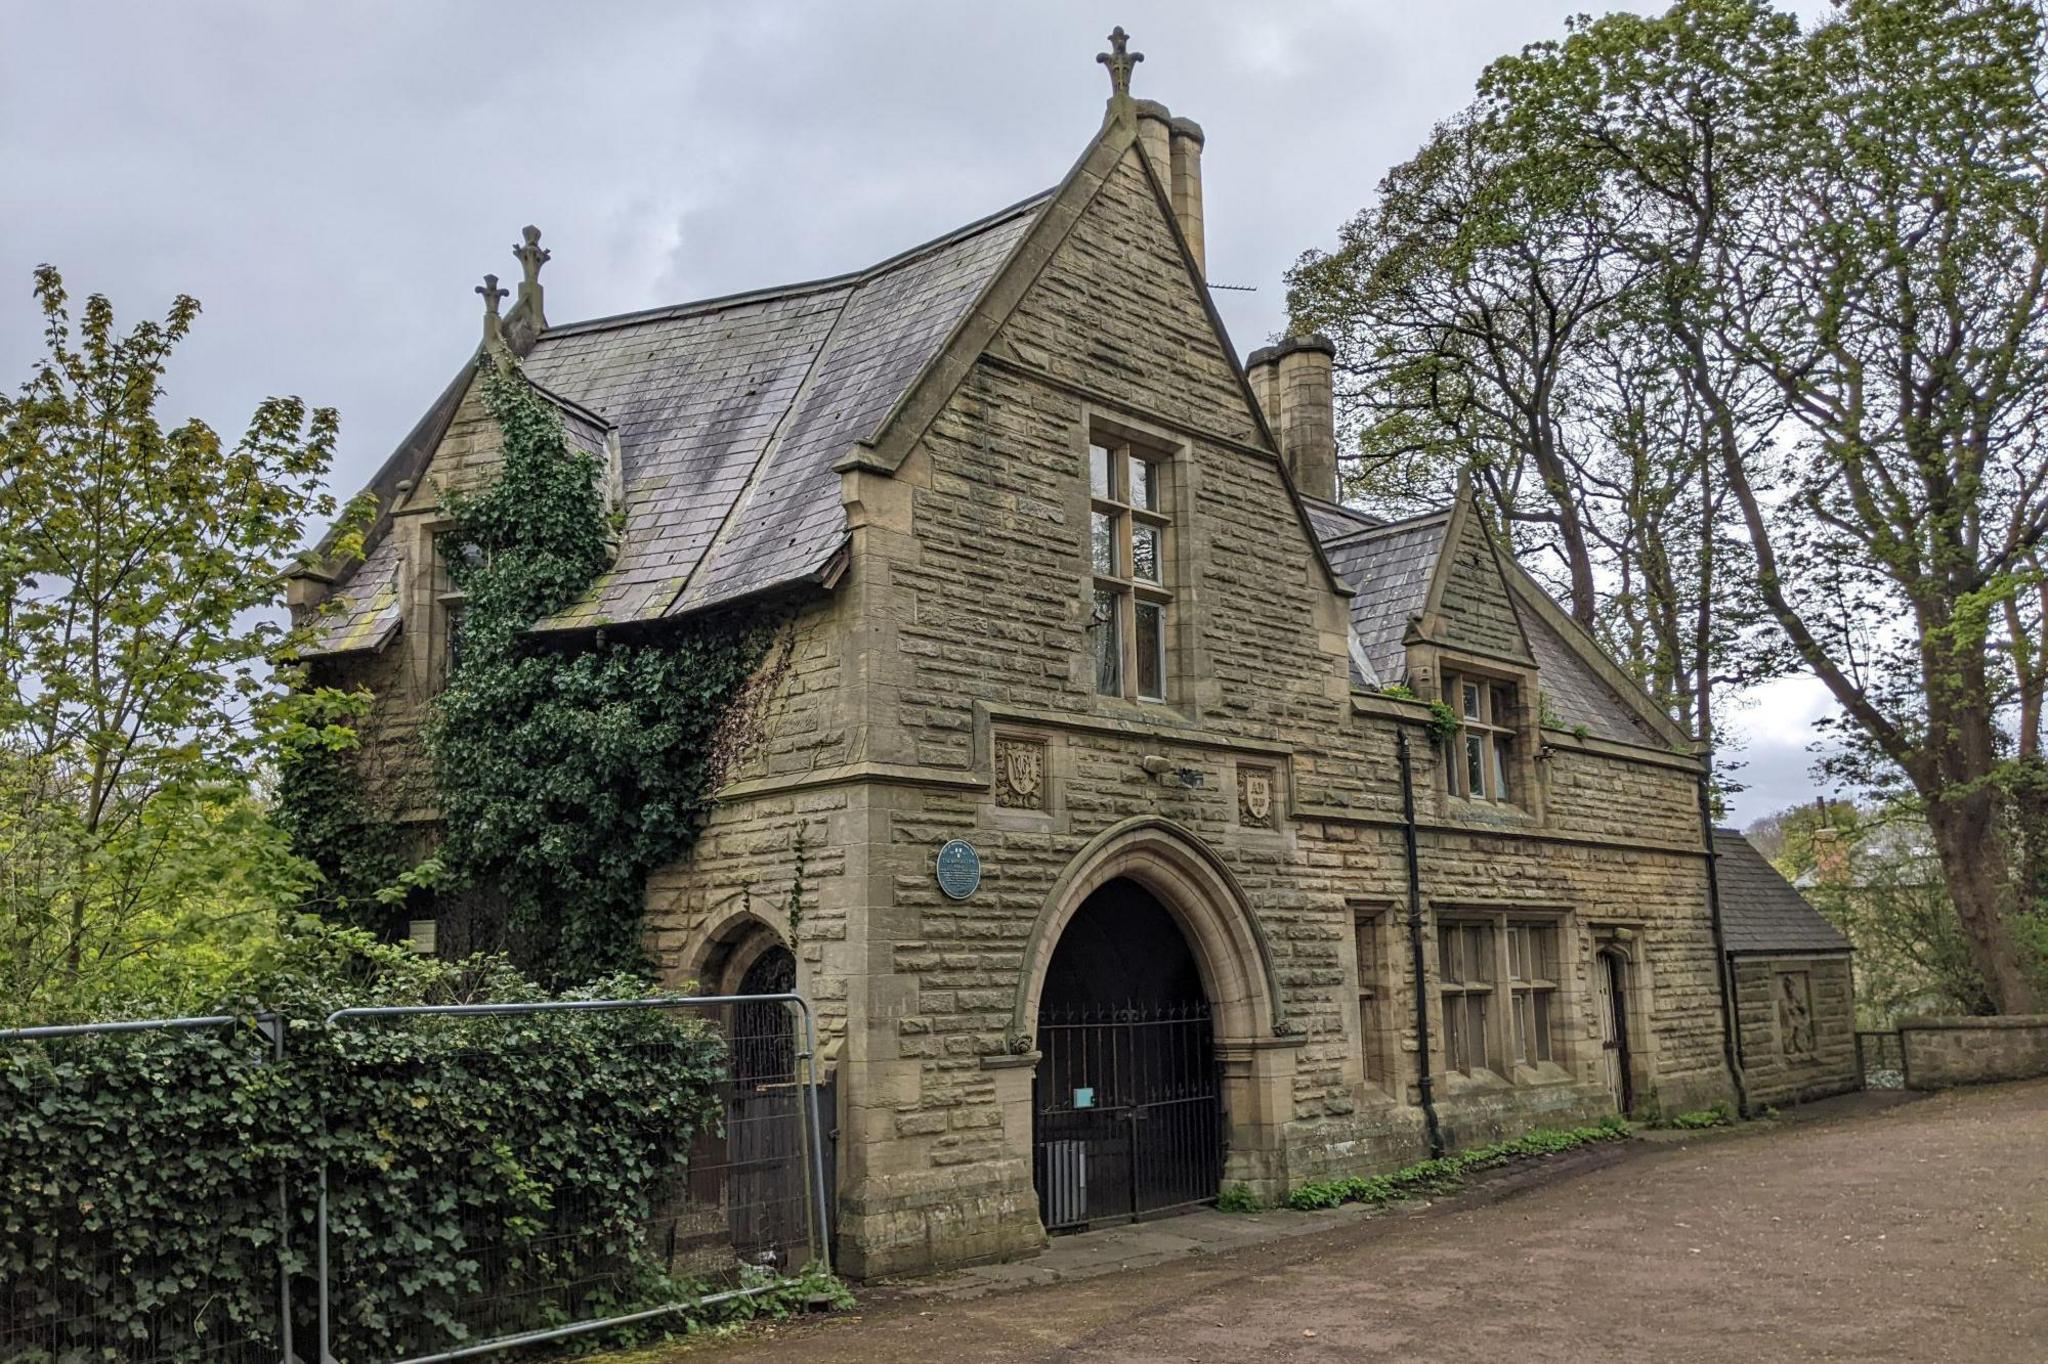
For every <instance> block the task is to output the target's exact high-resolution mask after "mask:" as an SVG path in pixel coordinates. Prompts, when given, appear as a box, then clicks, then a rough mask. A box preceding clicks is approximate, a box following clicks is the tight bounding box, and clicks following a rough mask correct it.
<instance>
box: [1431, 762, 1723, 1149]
mask: <svg viewBox="0 0 2048 1364" xmlns="http://www.w3.org/2000/svg"><path fill="white" fill-rule="evenodd" d="M1395 739H1396V741H1397V742H1398V744H1399V745H1400V752H1401V844H1402V847H1403V849H1404V850H1405V851H1406V853H1407V855H1408V952H1409V956H1410V958H1411V961H1412V966H1413V969H1414V976H1415V1077H1416V1078H1415V1091H1416V1094H1417V1095H1418V1096H1419V1097H1420V1099H1421V1100H1422V1120H1423V1122H1424V1123H1426V1124H1428V1127H1429V1157H1430V1159H1431V1160H1439V1159H1441V1158H1442V1157H1443V1154H1444V1129H1443V1124H1442V1123H1441V1122H1439V1121H1438V1120H1437V1116H1436V1081H1435V1078H1434V1077H1433V1076H1431V1074H1430V1072H1429V989H1428V985H1429V982H1428V972H1427V969H1426V968H1425V966H1424V964H1423V954H1422V859H1421V854H1420V852H1419V851H1418V850H1417V848H1416V838H1415V771H1414V764H1413V762H1412V760H1411V759H1410V757H1409V753H1408V731H1407V729H1405V728H1403V729H1401V730H1400V731H1399V732H1398V733H1397V734H1396V735H1395ZM1717 941H1718V939H1717ZM1717 950H1718V948H1717Z"/></svg>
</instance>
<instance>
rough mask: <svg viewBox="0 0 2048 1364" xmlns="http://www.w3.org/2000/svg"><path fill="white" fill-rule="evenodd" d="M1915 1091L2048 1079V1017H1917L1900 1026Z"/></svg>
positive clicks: (1908, 1077)
mask: <svg viewBox="0 0 2048 1364" xmlns="http://www.w3.org/2000/svg"><path fill="white" fill-rule="evenodd" d="M1899 1042H1900V1045H1901V1047H1902V1048H1903V1049H1904V1052H1905V1057H1906V1085H1907V1087H1908V1088H1911V1089H1950V1088H1953V1087H1954V1086H1956V1085H1974V1084H1984V1083H1988V1082H1990V1081H1995V1080H2029V1079H2035V1078H2038V1077H2040V1076H2043V1075H2048V1015H2044V1014H2014V1015H2011V1016H2009V1017H2004V1018H1919V1019H1913V1020H1910V1021H1908V1022H1905V1023H1901V1024H1900V1025H1899Z"/></svg>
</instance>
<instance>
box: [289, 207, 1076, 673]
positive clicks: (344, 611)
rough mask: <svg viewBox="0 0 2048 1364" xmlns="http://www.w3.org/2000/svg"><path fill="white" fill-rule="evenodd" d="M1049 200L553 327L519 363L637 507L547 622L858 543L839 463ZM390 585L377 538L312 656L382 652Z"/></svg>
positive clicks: (644, 613) (697, 596) (813, 558)
mask: <svg viewBox="0 0 2048 1364" xmlns="http://www.w3.org/2000/svg"><path fill="white" fill-rule="evenodd" d="M1047 198H1048V196H1047V195H1038V196H1036V197H1034V198H1032V199H1029V200H1026V201H1025V202H1023V203H1021V204H1017V205H1015V206H1013V207H1011V208H1008V209H1005V210H1003V211H1002V212H1000V213H997V214H995V215H993V216H992V217H989V218H984V219H982V220H981V221H979V222H975V223H971V224H969V225H968V226H966V227H963V228H960V229H959V230H957V231H955V232H952V233H949V234H948V235H946V236H944V237H942V238H939V239H938V240H937V241H933V242H929V243H927V244H925V245H923V246H920V247H917V248H914V249H913V250H910V251H906V252H904V253H903V254H901V255H899V256H895V257H893V258H891V259H889V260H887V261H884V262H882V263H881V264H879V265H876V266H874V267H872V268H870V269H868V270H864V271H861V272H859V273H856V274H852V275H845V276H840V277H838V278H834V279H828V280H820V281H815V282H813V283H809V284H799V285H792V286H789V287H787V288H782V289H774V290H764V291H761V292H758V293H752V294H744V295H737V296H734V297H730V298H720V299H711V300H708V301H705V302H701V303H692V304H681V305H677V306H674V307H667V308H658V309H654V310H651V311H648V312H641V313H632V314H627V315H624V316H619V317H609V318H599V319H595V320H593V321H589V322H579V323H571V324H568V325H565V326H554V327H549V328H548V329H547V330H546V331H544V332H542V333H541V335H540V337H539V339H538V340H537V341H536V342H535V343H534V346H533V348H532V350H531V351H530V352H529V353H528V354H527V355H526V356H525V358H524V360H523V361H522V367H523V369H524V371H525V373H526V375H527V377H528V378H529V379H531V380H532V381H533V382H534V383H535V384H536V385H538V386H540V387H541V389H542V390H543V391H544V393H545V394H546V396H548V397H549V398H551V399H553V400H554V401H555V402H556V405H557V406H558V407H560V408H561V409H562V411H563V413H564V426H565V429H566V430H567V433H568V436H569V439H570V443H571V444H572V445H574V446H576V447H578V448H581V449H584V450H587V451H590V452H591V453H593V454H598V455H600V457H601V456H602V452H603V450H604V448H605V442H606V440H607V439H608V438H610V437H613V436H615V437H616V439H617V441H618V446H619V464H620V471H621V481H622V484H623V489H624V513H625V525H624V528H623V533H622V534H621V536H620V549H619V556H618V560H617V561H616V562H615V563H614V564H613V565H612V566H611V567H610V569H608V570H607V571H606V572H605V574H604V575H603V576H602V577H600V578H599V579H598V581H597V582H596V583H595V584H593V585H592V587H591V589H590V591H589V593H588V594H586V596H585V597H584V599H583V600H582V601H580V602H578V603H577V604H576V605H574V606H572V607H571V608H569V609H568V610H567V611H564V612H562V613H560V614H559V615H557V616H555V617H554V618H552V619H550V620H549V621H548V622H546V628H552V629H564V628H587V627H591V626H599V625H605V624H612V623H620V622H627V621H647V620H655V619H659V618H662V617H666V616H677V615H682V614H685V613H688V612H691V611H697V610H701V609H704V608H706V607H711V606H717V605H720V604H722V603H726V602H731V601H736V600H738V599H740V598H742V597H747V596H751V595H754V594H756V593H759V592H763V591H768V590H771V589H774V588H778V587H784V586H789V585H793V584H796V583H799V582H802V581H805V580H808V579H812V578H815V577H817V576H818V575H820V574H821V573H822V572H823V571H824V570H825V568H826V567H827V565H828V564H829V563H830V561H831V560H832V559H833V558H834V557H835V556H836V555H837V554H838V553H839V551H840V549H841V548H842V546H843V545H844V543H845V539H846V518H845V512H844V510H843V509H842V507H841V506H840V501H839V487H840V476H839V475H838V474H837V473H836V472H834V471H833V468H832V466H833V464H834V463H835V462H836V461H838V460H839V459H840V457H841V456H843V455H845V454H846V453H847V452H848V451H849V450H850V449H851V448H852V447H853V446H854V445H855V444H856V443H858V442H860V441H862V440H864V439H866V438H868V437H870V436H871V435H873V434H874V432H875V430H876V428H877V427H878V426H879V425H880V424H881V422H882V420H883V418H884V417H886V416H887V415H888V413H889V412H890V411H891V409H892V408H893V407H894V406H895V404H896V402H897V400H898V399H899V398H900V397H901V396H902V394H903V393H904V391H905V390H906V389H907V388H908V387H909V386H910V385H911V384H912V383H913V382H914V381H915V380H916V379H917V378H918V376H919V375H920V374H921V373H922V372H923V371H924V369H925V367H926V366H927V365H929V364H930V363H931V361H932V360H933V358H934V357H935V356H936V355H937V354H938V353H939V352H940V350H941V349H942V348H943V347H944V346H945V343H946V341H947V338H948V337H950V336H951V335H952V333H953V331H954V329H955V328H956V327H957V326H958V325H959V323H960V321H961V319H962V317H963V316H964V315H965V314H966V313H967V312H968V310H969V309H970V308H972V307H973V305H974V303H975V300H976V299H977V298H978V297H980V295H981V293H982V291H983V289H984V288H986V287H987V285H988V283H989V281H990V280H991V279H992V278H994V277H995V275H996V273H997V272H998V270H1000V269H1001V267H1002V264H1003V262H1004V260H1005V259H1006V258H1007V257H1008V255H1009V253H1010V251H1011V250H1012V248H1014V247H1015V245H1016V244H1017V242H1018V240H1019V239H1020V238H1021V237H1022V236H1023V235H1024V233H1025V231H1026V230H1027V229H1028V228H1029V227H1030V225H1031V223H1032V222H1033V221H1034V220H1035V219H1036V217H1037V215H1038V213H1039V211H1040V210H1041V209H1042V208H1043V207H1044V206H1045V203H1046V201H1047ZM458 396H459V395H458ZM444 425H445V423H444ZM401 453H405V452H404V451H401ZM418 453H419V452H417V451H414V452H413V457H414V458H415V459H416V460H417V459H418ZM395 458H396V457H394V459H395ZM397 581H398V555H397V550H396V547H395V546H394V544H393V543H392V541H391V539H390V537H389V536H384V537H381V538H379V539H378V540H377V541H376V542H375V543H374V544H373V545H372V547H371V550H370V552H369V554H368V556H367V557H366V558H365V560H364V561H363V563H362V564H361V565H360V566H359V567H358V568H357V569H356V570H355V571H354V573H352V574H350V575H349V576H348V577H347V578H346V579H345V580H344V581H343V582H342V583H340V584H339V585H338V586H337V588H336V590H335V593H334V596H335V598H336V599H337V600H336V607H335V609H333V610H331V611H330V612H329V613H328V614H327V615H326V616H325V617H324V618H323V619H322V621H321V622H320V624H319V626H318V627H317V641H316V643H315V645H314V647H313V648H312V650H311V652H313V653H340V652H347V651H354V650H360V649H369V648H378V647H381V646H382V645H383V643H384V642H385V641H386V640H388V639H389V638H390V636H391V634H392V633H393V632H394V631H395V630H396V629H397V627H398V617H399V612H398V602H397V595H396V592H397Z"/></svg>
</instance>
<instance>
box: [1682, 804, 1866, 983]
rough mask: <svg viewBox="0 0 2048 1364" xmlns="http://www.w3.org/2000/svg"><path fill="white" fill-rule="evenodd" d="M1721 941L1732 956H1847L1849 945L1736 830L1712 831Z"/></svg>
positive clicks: (1838, 931)
mask: <svg viewBox="0 0 2048 1364" xmlns="http://www.w3.org/2000/svg"><path fill="white" fill-rule="evenodd" d="M1714 864H1715V867H1716V869H1717V871H1718V873H1719V880H1720V888H1721V941H1722V944H1723V946H1725V947H1726V948H1727V950H1728V951H1730V952H1759V953H1791V952H1847V951H1848V950H1849V940H1848V939H1847V938H1845V937H1843V936H1842V931H1841V930H1840V929H1838V928H1836V927H1835V926H1834V925H1833V924H1831V923H1829V922H1828V921H1827V920H1826V919H1824V918H1822V917H1821V914H1820V911H1819V910H1816V909H1815V908H1814V907H1813V906H1812V905H1810V904H1808V903H1807V902H1806V900H1805V898H1804V897H1803V896H1801V895H1800V893H1799V892H1798V891H1796V890H1794V889H1793V888H1792V883H1791V882H1790V881H1787V880H1786V879H1785V878H1784V877H1782V876H1780V875H1778V869H1777V868H1776V867H1773V866H1772V865H1771V864H1770V863H1769V862H1768V861H1766V860H1765V859H1764V855H1763V854H1762V853H1760V852H1758V851H1757V850H1756V847H1755V845H1754V844H1752V843H1751V842H1750V841H1749V840H1748V839H1746V838H1744V837H1743V836H1742V835H1741V834H1740V833H1739V832H1737V831H1736V830H1734V829H1716V830H1714Z"/></svg>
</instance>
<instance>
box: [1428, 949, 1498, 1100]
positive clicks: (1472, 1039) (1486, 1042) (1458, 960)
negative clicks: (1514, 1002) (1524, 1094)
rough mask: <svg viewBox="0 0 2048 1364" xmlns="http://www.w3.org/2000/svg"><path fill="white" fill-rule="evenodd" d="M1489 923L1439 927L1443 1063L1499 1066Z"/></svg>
mask: <svg viewBox="0 0 2048 1364" xmlns="http://www.w3.org/2000/svg"><path fill="white" fill-rule="evenodd" d="M1493 955H1494V944H1493V925H1492V924H1490V923H1469V922H1457V923H1446V924H1440V925H1438V927H1437V959H1436V960H1437V982H1438V988H1439V990H1440V992H1441V994H1442V997H1443V1006H1444V1069H1446V1070H1449V1071H1454V1072H1456V1073H1458V1074H1461V1075H1472V1074H1475V1073H1477V1072H1479V1071H1482V1070H1499V1069H1500V1067H1499V1065H1498V1064H1497V1058H1496V1056H1495V1053H1494V1050H1493V1043H1492V1037H1493V1029H1492V1028H1491V1026H1490V1024H1491V1022H1492V1013H1493V976H1494V960H1493Z"/></svg>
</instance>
